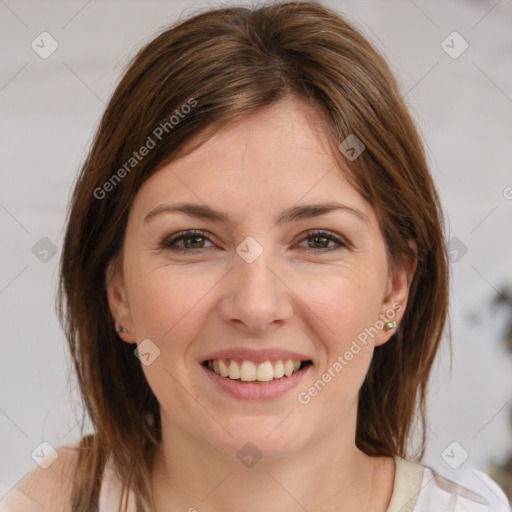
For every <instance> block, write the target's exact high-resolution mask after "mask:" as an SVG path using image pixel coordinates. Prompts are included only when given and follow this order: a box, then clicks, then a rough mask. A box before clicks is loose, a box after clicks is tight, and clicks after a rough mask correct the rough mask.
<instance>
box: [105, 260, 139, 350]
mask: <svg viewBox="0 0 512 512" xmlns="http://www.w3.org/2000/svg"><path fill="white" fill-rule="evenodd" d="M121 259H122V258H121V257H115V258H113V259H112V260H110V261H109V263H108V265H107V269H106V272H105V281H106V289H107V298H108V305H109V308H110V313H111V314H112V318H113V319H114V322H115V327H114V329H117V328H118V327H121V326H122V327H124V328H125V329H126V330H127V332H125V333H122V332H121V333H117V335H118V336H119V337H120V338H121V339H122V340H123V341H126V342H127V343H136V338H135V333H134V330H133V323H132V317H131V313H130V306H129V303H128V295H127V293H126V287H125V283H124V276H123V270H122V265H121V264H120V262H121Z"/></svg>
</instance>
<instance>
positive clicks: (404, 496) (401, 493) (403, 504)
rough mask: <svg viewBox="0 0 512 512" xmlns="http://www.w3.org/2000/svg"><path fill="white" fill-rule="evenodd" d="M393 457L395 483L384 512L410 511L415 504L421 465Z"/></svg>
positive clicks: (420, 477)
mask: <svg viewBox="0 0 512 512" xmlns="http://www.w3.org/2000/svg"><path fill="white" fill-rule="evenodd" d="M394 459H395V484H394V487H393V494H392V496H391V501H390V502H389V506H388V509H387V511H386V512H412V511H413V510H414V507H415V505H416V500H417V498H418V492H419V490H420V485H421V479H422V477H423V469H424V468H423V466H422V465H421V464H416V463H415V462H410V461H408V460H405V459H402V458H401V457H394Z"/></svg>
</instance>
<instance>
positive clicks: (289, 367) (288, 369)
mask: <svg viewBox="0 0 512 512" xmlns="http://www.w3.org/2000/svg"><path fill="white" fill-rule="evenodd" d="M292 373H293V361H292V360H291V359H287V360H286V361H285V363H284V374H285V375H286V376H287V377H289V376H290V375H291V374H292Z"/></svg>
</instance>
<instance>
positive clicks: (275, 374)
mask: <svg viewBox="0 0 512 512" xmlns="http://www.w3.org/2000/svg"><path fill="white" fill-rule="evenodd" d="M202 365H203V366H205V367H206V368H208V370H210V371H211V372H213V373H215V374H217V375H219V376H220V377H224V378H226V379H230V380H235V381H238V382H247V383H251V382H252V383H265V382H267V383H268V382H272V381H278V380H281V379H286V378H288V377H290V376H291V375H293V374H295V373H297V372H299V371H301V370H302V369H304V368H306V367H308V366H311V365H312V362H311V361H310V360H308V361H293V360H292V359H278V360H276V361H265V362H264V363H254V362H253V361H247V360H237V359H208V360H207V361H204V362H203V363H202Z"/></svg>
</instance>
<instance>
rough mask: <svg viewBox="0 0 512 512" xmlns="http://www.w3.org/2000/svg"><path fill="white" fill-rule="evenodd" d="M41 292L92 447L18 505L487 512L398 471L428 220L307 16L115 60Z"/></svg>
mask: <svg viewBox="0 0 512 512" xmlns="http://www.w3.org/2000/svg"><path fill="white" fill-rule="evenodd" d="M60 298H61V303H60V305H61V308H60V314H61V319H62V321H63V324H64V327H65V329H66V332H67V336H68V339H69V344H70V349H71V354H72V356H73V359H74V363H75V368H76V371H77V375H78V379H79V384H80V389H81V393H82V396H83V399H84V403H85V407H86V408H87V411H88V413H89V415H90V417H91V419H92V422H93V425H94V427H95V432H94V434H91V435H87V436H83V437H82V439H81V442H80V443H79V445H77V446H74V445H73V446H68V447H61V448H60V449H59V458H58V459H57V461H56V462H54V463H53V464H51V465H50V467H49V468H48V469H47V470H39V471H36V470H34V471H33V472H32V473H31V474H30V475H29V476H28V477H27V479H26V480H24V481H23V482H21V483H20V485H19V486H18V489H19V491H20V494H22V495H23V497H22V498H20V501H19V502H18V504H22V501H23V500H25V501H26V502H27V503H28V502H31V503H32V504H34V503H35V502H37V503H39V504H43V506H48V507H50V508H52V507H53V508H52V510H56V509H57V508H58V510H63V511H72V512H82V511H89V510H97V507H98V506H99V509H100V510H102V511H107V510H109V511H110V510H123V511H130V512H135V510H144V511H150V510H153V511H156V512H164V511H165V512H167V511H175V510H189V511H193V510H200V511H231V510H242V509H243V510H246V511H249V512H257V511H262V510H268V509H273V510H280V511H285V512H287V511H295V510H307V511H310V512H313V511H331V510H332V511H334V510H344V511H348V512H352V511H358V512H361V511H366V510H368V511H369V510H372V511H382V512H384V511H388V512H398V511H402V512H403V511H406V510H407V511H414V512H425V511H427V510H428V511H431V510H432V511H434V510H435V511H436V512H437V511H443V510H447V511H448V510H474V511H491V510H492V511H494V510H507V508H506V498H505V496H504V494H503V492H502V491H501V489H499V487H498V486H497V485H496V484H495V483H494V482H493V481H492V480H491V479H490V478H489V477H487V476H486V475H485V474H484V473H481V472H475V473H476V474H477V476H478V477H479V479H480V481H481V482H482V485H481V486H480V487H478V488H471V489H469V488H467V487H465V486H462V485H457V483H454V482H451V481H449V480H446V479H443V478H441V477H440V476H439V475H437V474H436V473H435V472H434V471H433V470H432V469H430V468H428V467H425V466H422V465H421V464H419V462H417V461H419V460H420V459H421V457H422V455H423V453H424V449H425V432H424V430H423V431H422V437H421V445H420V446H419V447H418V448H417V450H416V452H413V450H411V446H410V445H411V439H410V438H411V432H412V424H413V419H414V417H415V414H417V415H418V417H419V418H421V419H422V420H423V421H425V395H426V390H427V385H428V380H429V375H430V370H431V367H432V364H433V361H434V359H435V356H436V353H437V350H438V347H439V344H440V341H441V338H442V335H443V331H444V327H445V320H446V315H447V308H448V266H447V257H446V252H445V246H444V238H443V225H442V211H441V207H440V204H439V200H438V196H437V193H436V190H435V186H434V184H433V182H432V179H431V176H430V174H429V171H428V168H427V164H426V159H425V154H424V150H423V148H422V144H421V141H420V139H419V136H418V134H417V131H416V128H415V126H414V124H413V122H412V120H411V117H410V115H409V113H408V111H407V109H406V106H405V104H404V101H403V99H402V97H401V95H400V92H399V89H398V87H397V84H396V81H395V79H394V78H393V76H392V74H391V72H390V70H389V68H388V66H387V65H386V63H385V62H384V60H383V59H382V57H381V56H380V55H379V54H378V53H377V52H376V51H375V49H373V48H372V46H371V45H370V44H369V43H368V42H367V41H366V39H365V38H364V37H363V36H362V35H361V34H360V33H359V32H357V31H356V30H355V29H354V28H353V27H352V26H351V25H350V24H348V23H347V22H346V21H345V20H344V19H343V18H342V17H340V16H339V15H338V14H337V13H335V12H334V11H332V10H329V9H328V8H326V7H323V6H320V5H318V4H315V3H310V2H288V3H281V4H279V3H277V4H274V5H267V6H263V7H260V8H257V9H248V8H241V7H239V8H218V9H213V10H209V11H206V12H203V13H201V14H198V15H196V16H194V17H192V18H190V19H188V20H184V21H180V22H179V23H177V24H175V25H174V26H173V27H171V28H169V29H167V30H165V31H163V32H162V33H161V34H160V35H159V36H158V37H156V38H155V39H154V40H153V41H151V42H150V43H149V44H148V45H146V46H145V47H144V48H143V49H142V50H141V51H140V52H139V53H138V55H136V57H135V58H134V60H133V61H132V63H131V65H130V66H129V68H128V70H127V71H126V73H125V75H124V77H123V78H122V80H121V82H120V84H119V85H118V87H117V89H116V91H115V92H114V95H113V97H112V98H111V100H110V102H109V104H108V106H107V109H106V112H105V114H104V116H103V119H102V121H101V124H100V127H99V129H98V132H97V134H96V137H95V140H94V143H93V146H92V149H91V151H90V153H89V156H88V158H87V160H86V162H85V164H84V166H83V168H82V171H81V173H80V176H79V179H78V182H77V184H76V187H75V191H74V194H73V197H72V203H71V208H70V212H69V219H68V226H67V232H66V237H65V243H64V247H63V251H62V260H61V296H60ZM408 459H409V460H408ZM458 483H459V484H460V483H461V482H458ZM121 502H122V503H121ZM56 504H57V505H56ZM7 506H8V505H7V504H6V505H5V507H7ZM22 509H23V507H22V506H21V505H20V506H19V507H18V508H16V510H22ZM25 509H26V510H33V508H30V507H29V505H27V506H26V508H25ZM5 510H8V509H7V508H5Z"/></svg>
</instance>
